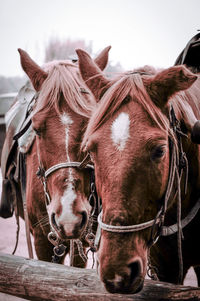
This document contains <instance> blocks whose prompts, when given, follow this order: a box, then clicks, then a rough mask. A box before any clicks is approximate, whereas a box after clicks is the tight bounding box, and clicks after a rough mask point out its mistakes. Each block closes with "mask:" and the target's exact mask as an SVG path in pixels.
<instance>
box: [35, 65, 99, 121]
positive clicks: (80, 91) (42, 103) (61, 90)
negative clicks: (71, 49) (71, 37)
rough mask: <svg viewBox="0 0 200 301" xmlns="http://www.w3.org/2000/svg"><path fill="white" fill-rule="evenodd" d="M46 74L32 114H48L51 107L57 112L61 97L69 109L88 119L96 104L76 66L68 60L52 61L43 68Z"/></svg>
mask: <svg viewBox="0 0 200 301" xmlns="http://www.w3.org/2000/svg"><path fill="white" fill-rule="evenodd" d="M43 69H44V70H45V71H46V72H47V73H48V77H47V79H46V80H45V81H44V83H43V85H42V89H41V91H40V93H39V97H38V101H37V105H36V108H35V110H34V113H37V112H41V111H42V112H43V113H45V112H48V110H49V109H50V107H52V106H53V105H54V106H55V108H56V109H57V110H59V100H60V97H61V95H63V96H64V99H65V101H66V102H67V104H68V105H69V107H70V109H71V110H72V111H74V112H75V113H77V114H79V115H81V116H84V117H87V118H89V117H90V115H91V113H92V111H93V109H94V107H95V106H96V102H95V100H94V99H93V97H92V96H91V94H90V93H89V91H88V89H87V88H86V86H85V84H84V82H83V80H82V79H81V77H80V75H79V73H78V67H77V65H76V64H74V63H72V62H71V61H69V60H64V61H53V62H50V63H47V64H45V65H44V66H43Z"/></svg>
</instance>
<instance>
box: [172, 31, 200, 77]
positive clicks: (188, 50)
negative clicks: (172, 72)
mask: <svg viewBox="0 0 200 301" xmlns="http://www.w3.org/2000/svg"><path fill="white" fill-rule="evenodd" d="M183 64H184V65H186V66H187V67H188V68H191V69H192V71H193V72H194V73H198V72H200V33H198V34H196V35H195V36H194V37H193V38H192V39H191V40H190V41H189V42H188V43H187V45H186V47H185V48H184V49H183V51H182V52H181V53H180V55H179V56H178V58H177V59H176V62H175V65H183Z"/></svg>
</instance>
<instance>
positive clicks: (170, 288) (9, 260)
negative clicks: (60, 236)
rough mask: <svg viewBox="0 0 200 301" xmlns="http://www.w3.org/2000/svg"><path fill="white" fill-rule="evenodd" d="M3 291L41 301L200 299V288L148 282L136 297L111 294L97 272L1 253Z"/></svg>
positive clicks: (0, 286)
mask: <svg viewBox="0 0 200 301" xmlns="http://www.w3.org/2000/svg"><path fill="white" fill-rule="evenodd" d="M0 292H3V293H7V294H10V295H15V296H18V297H22V298H26V299H28V300H37V301H39V300H40V301H45V300H48V301H64V300H65V301H75V300H81V301H84V300H87V301H89V300H95V301H98V300H104V301H118V300H126V301H129V300H134V301H141V300H148V301H156V300H163V301H164V300H179V301H180V300H200V288H195V287H189V286H187V287H186V286H176V285H172V284H169V283H162V282H157V281H151V280H146V281H145V285H144V289H143V290H142V292H140V293H138V294H135V295H119V294H109V293H107V292H106V291H105V289H104V287H103V285H102V283H101V282H100V280H99V277H98V275H97V274H96V272H95V271H94V270H87V269H78V268H73V267H67V266H63V265H58V264H52V263H48V262H44V261H39V260H34V259H32V260H30V259H25V258H23V257H18V256H12V255H6V254H2V253H0Z"/></svg>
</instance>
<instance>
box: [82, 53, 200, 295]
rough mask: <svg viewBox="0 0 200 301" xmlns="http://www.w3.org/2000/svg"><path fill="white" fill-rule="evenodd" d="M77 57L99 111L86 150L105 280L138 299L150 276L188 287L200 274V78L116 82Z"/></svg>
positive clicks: (142, 77)
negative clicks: (195, 271) (98, 206)
mask: <svg viewBox="0 0 200 301" xmlns="http://www.w3.org/2000/svg"><path fill="white" fill-rule="evenodd" d="M77 54H78V57H79V70H80V73H81V75H82V78H83V80H84V81H85V83H86V84H87V86H88V88H89V89H90V90H91V91H92V93H93V94H94V97H95V98H96V101H97V102H99V105H98V107H97V108H96V109H95V111H94V112H93V114H92V116H91V118H90V120H89V123H88V125H87V129H86V131H85V134H84V138H83V142H82V150H85V152H88V153H89V154H90V157H91V160H92V161H93V164H94V167H95V180H96V189H97V193H98V195H99V196H100V198H101V199H102V211H101V213H100V214H99V216H98V222H99V226H100V229H101V230H100V231H98V230H97V232H100V235H98V237H96V243H97V244H98V254H97V257H98V263H99V266H98V272H99V275H100V278H101V280H102V282H103V283H104V285H105V288H106V289H107V290H108V291H109V292H111V293H137V292H139V291H140V290H141V289H142V287H143V284H144V279H145V275H146V273H147V269H148V266H150V267H152V268H151V270H153V267H154V271H156V274H157V276H158V279H159V280H161V281H165V282H171V283H183V279H184V277H185V275H186V273H187V271H188V269H189V268H190V267H191V266H194V267H197V266H199V265H200V256H199V254H200V244H199V240H198V229H199V226H200V211H199V207H200V200H199V195H200V148H199V145H198V144H197V143H199V142H200V140H199V133H200V131H199V129H200V127H199V124H200V122H199V121H198V120H199V119H200V102H199V98H200V77H199V74H194V73H193V72H191V71H190V70H189V69H188V68H186V67H185V66H183V65H180V66H173V67H170V68H167V69H162V70H161V69H160V70H157V69H155V68H153V67H151V66H144V67H142V68H138V69H136V70H133V71H130V72H125V73H123V74H121V75H118V76H117V77H116V78H115V79H111V80H110V79H108V78H106V77H105V76H104V75H103V74H102V72H100V71H99V70H98V69H97V68H96V66H95V64H94V62H93V60H92V59H91V57H90V56H89V55H88V54H87V53H86V52H85V51H83V50H81V49H78V50H77ZM86 70H87V73H86ZM181 216H182V217H181ZM169 234H171V235H169ZM183 238H184V239H183ZM177 242H178V244H177ZM149 258H150V262H149V263H148V259H149ZM154 274H155V273H154Z"/></svg>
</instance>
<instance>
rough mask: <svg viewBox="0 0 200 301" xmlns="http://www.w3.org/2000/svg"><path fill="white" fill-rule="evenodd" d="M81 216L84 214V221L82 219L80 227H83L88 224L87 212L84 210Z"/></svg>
mask: <svg viewBox="0 0 200 301" xmlns="http://www.w3.org/2000/svg"><path fill="white" fill-rule="evenodd" d="M81 216H82V221H81V225H80V228H81V229H82V228H83V227H84V226H85V225H86V224H87V212H86V211H82V212H81Z"/></svg>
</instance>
